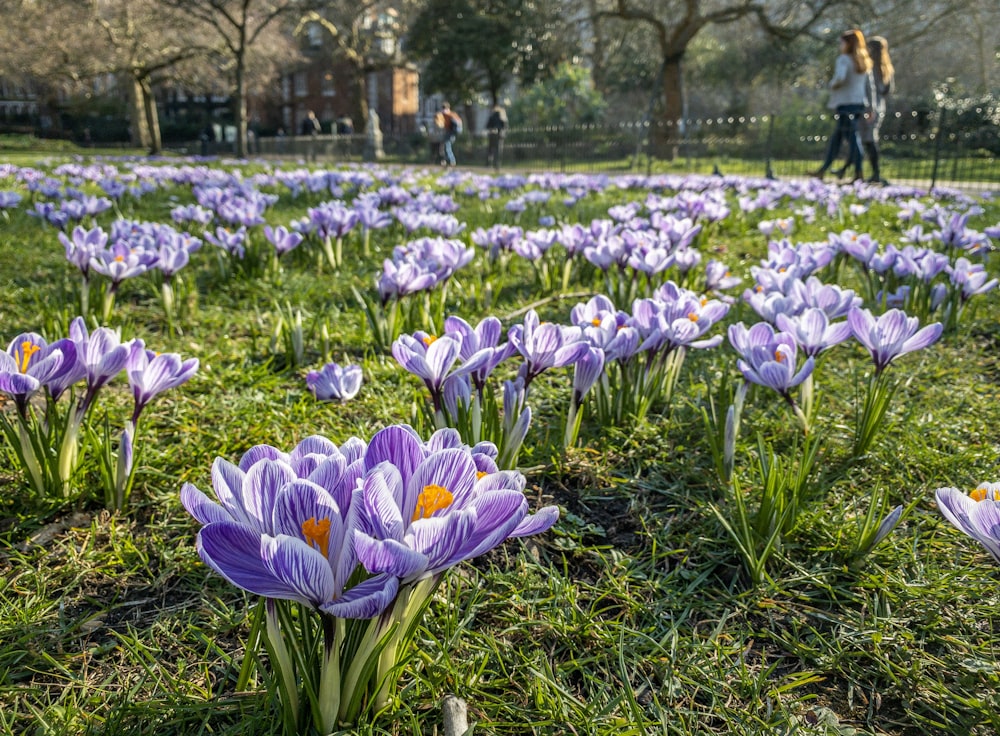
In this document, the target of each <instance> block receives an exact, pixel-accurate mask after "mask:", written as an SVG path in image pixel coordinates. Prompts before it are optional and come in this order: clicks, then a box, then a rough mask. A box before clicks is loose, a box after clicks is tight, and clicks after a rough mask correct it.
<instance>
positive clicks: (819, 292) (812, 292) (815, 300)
mask: <svg viewBox="0 0 1000 736" xmlns="http://www.w3.org/2000/svg"><path fill="white" fill-rule="evenodd" d="M789 296H791V297H792V298H793V299H794V300H796V301H797V302H798V303H799V308H808V307H817V308H819V309H822V310H823V312H825V313H826V316H827V317H829V318H830V319H837V318H838V317H846V316H847V312H848V311H850V309H851V308H852V307H860V306H861V301H862V300H861V297H859V296H856V295H855V293H854V291H853V290H851V289H842V288H841V287H839V286H837V285H836V284H824V283H823V282H821V281H820V280H819V279H818V278H816V277H815V276H810V277H809V278H808V279H806V280H805V281H801V280H797V281H795V282H794V283H793V284H792V285H791V290H790V292H789ZM793 311H798V309H795V308H793Z"/></svg>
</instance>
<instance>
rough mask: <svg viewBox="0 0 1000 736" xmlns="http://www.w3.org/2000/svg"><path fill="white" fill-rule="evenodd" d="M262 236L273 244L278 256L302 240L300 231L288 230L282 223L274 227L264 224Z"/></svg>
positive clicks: (295, 246) (296, 245) (293, 247)
mask: <svg viewBox="0 0 1000 736" xmlns="http://www.w3.org/2000/svg"><path fill="white" fill-rule="evenodd" d="M264 237H265V238H267V240H268V242H269V243H271V245H273V246H274V252H275V253H277V254H278V256H279V257H280V256H283V255H285V253H287V252H288V251H290V250H294V249H295V248H297V247H298V246H299V244H300V243H301V242H302V240H303V236H302V233H297V232H294V231H292V232H290V231H289V230H288V228H287V227H285V226H284V225H278V227H274V228H272V227H271V226H270V225H265V226H264Z"/></svg>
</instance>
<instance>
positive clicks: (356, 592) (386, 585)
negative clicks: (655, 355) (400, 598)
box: [320, 575, 399, 619]
mask: <svg viewBox="0 0 1000 736" xmlns="http://www.w3.org/2000/svg"><path fill="white" fill-rule="evenodd" d="M398 591H399V578H397V577H395V576H394V575H376V576H375V577H373V578H369V579H368V580H365V581H363V582H361V583H358V584H357V585H355V586H354V587H353V588H351V589H350V590H348V591H347V592H346V593H344V594H343V595H342V596H340V597H338V598H335V599H334V600H332V601H328V602H327V603H324V604H323V605H321V606H320V610H321V611H323V612H324V613H329V614H330V615H331V616H336V617H337V618H361V619H364V618H373V617H375V616H378V615H379V614H381V613H382V612H383V611H385V609H386V608H388V607H389V604H390V603H392V602H393V600H394V599H395V598H396V593H397V592H398Z"/></svg>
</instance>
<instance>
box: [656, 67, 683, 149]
mask: <svg viewBox="0 0 1000 736" xmlns="http://www.w3.org/2000/svg"><path fill="white" fill-rule="evenodd" d="M683 58H684V54H683V53H679V54H672V55H670V56H667V57H666V58H664V60H663V70H662V74H663V79H662V82H661V90H662V93H663V98H662V100H661V103H662V105H663V107H662V110H663V115H662V116H661V117H660V120H659V124H658V125H657V126H656V127H655V128H654V131H655V132H654V135H653V140H652V145H653V155H655V156H657V157H660V158H666V159H668V160H671V161H672V160H673V159H674V158H676V157H677V154H678V151H679V149H680V142H681V139H682V137H683V134H684V127H683V125H682V122H683V120H684V109H685V101H684V72H683V68H682V66H681V60H682V59H683Z"/></svg>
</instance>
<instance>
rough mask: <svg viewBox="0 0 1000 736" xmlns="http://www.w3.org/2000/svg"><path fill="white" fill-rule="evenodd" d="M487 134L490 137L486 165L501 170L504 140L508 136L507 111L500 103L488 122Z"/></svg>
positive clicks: (494, 107) (495, 106)
mask: <svg viewBox="0 0 1000 736" xmlns="http://www.w3.org/2000/svg"><path fill="white" fill-rule="evenodd" d="M486 132H487V135H488V137H489V140H488V146H487V149H486V165H487V166H492V167H493V168H494V169H499V168H500V157H501V156H502V155H503V139H504V137H505V136H506V135H507V111H506V110H504V109H503V108H502V107H501V106H500V104H499V103H497V104H496V105H494V106H493V110H492V111H491V112H490V116H489V118H488V119H487V120H486Z"/></svg>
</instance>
